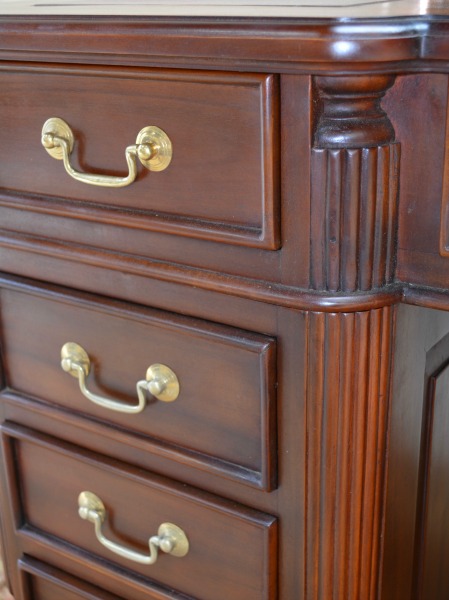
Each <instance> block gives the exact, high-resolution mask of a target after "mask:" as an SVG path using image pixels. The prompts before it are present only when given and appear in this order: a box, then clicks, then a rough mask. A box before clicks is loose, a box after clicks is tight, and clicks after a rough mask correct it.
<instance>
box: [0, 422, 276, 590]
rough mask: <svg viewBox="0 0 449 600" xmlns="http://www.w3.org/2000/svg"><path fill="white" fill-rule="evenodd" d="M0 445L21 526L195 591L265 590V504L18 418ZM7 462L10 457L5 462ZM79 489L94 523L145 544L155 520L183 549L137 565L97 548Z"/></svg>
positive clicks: (268, 542)
mask: <svg viewBox="0 0 449 600" xmlns="http://www.w3.org/2000/svg"><path fill="white" fill-rule="evenodd" d="M3 437H4V442H5V446H6V452H7V454H9V456H10V458H11V461H14V462H15V463H16V465H17V468H16V472H15V474H14V475H13V477H14V478H15V479H16V481H14V482H10V484H11V485H14V486H17V489H19V490H20V492H19V494H20V507H19V512H20V514H21V517H20V526H19V530H20V532H23V535H26V534H27V531H34V532H35V533H37V534H39V536H40V537H41V539H42V540H43V542H44V541H45V540H48V543H51V540H52V539H59V540H63V541H65V542H68V543H69V544H71V545H72V546H74V547H75V548H79V549H81V550H82V551H85V552H88V553H91V554H92V555H93V557H96V558H99V557H101V558H102V559H104V560H106V561H108V562H109V564H110V566H111V569H112V568H114V565H120V566H121V568H124V569H126V570H127V571H130V572H133V573H135V574H138V575H140V576H143V577H145V578H148V580H149V585H151V581H154V582H155V583H156V584H158V585H164V586H167V587H169V588H170V589H173V590H175V591H178V592H182V593H184V594H187V595H188V596H192V598H195V600H229V598H233V600H274V599H275V598H276V570H277V568H276V556H277V552H276V545H277V521H276V518H275V517H273V516H270V515H268V514H265V513H262V512H260V511H256V510H253V509H250V508H246V507H244V506H242V505H239V504H236V503H235V502H229V501H226V500H222V499H220V498H218V497H216V496H212V495H211V494H206V493H205V492H201V491H199V490H195V489H193V488H189V487H188V486H185V485H181V484H177V483H174V482H171V481H169V480H166V479H165V478H161V477H157V476H150V475H148V474H147V473H146V472H144V471H142V470H139V469H134V468H133V467H129V466H126V465H124V464H123V463H119V462H117V461H114V460H110V459H107V458H106V457H102V456H100V455H97V454H93V453H91V452H89V451H87V450H84V449H82V448H79V447H76V446H73V445H70V444H65V443H63V442H61V441H59V440H57V439H54V438H50V437H47V436H44V435H42V434H39V433H37V432H33V431H32V430H28V429H26V428H22V427H19V426H8V425H6V426H4V427H3ZM10 464H12V462H11V463H10ZM83 491H90V492H93V493H94V494H96V495H97V496H98V497H99V498H101V500H102V501H103V503H104V505H105V508H106V513H107V517H106V520H105V523H104V524H103V533H104V535H105V536H106V537H107V538H108V539H111V540H112V541H114V542H116V543H119V544H120V545H122V546H125V547H127V548H130V549H132V550H134V551H137V552H139V553H141V554H144V555H145V554H148V553H149V550H148V540H149V538H150V537H151V536H153V535H156V534H157V531H158V528H159V526H160V524H161V523H165V522H169V523H174V524H175V525H177V526H178V527H180V528H181V529H182V530H183V531H184V532H185V534H186V536H187V538H188V541H189V550H188V553H187V555H185V556H183V557H173V556H170V555H168V554H164V553H163V552H161V551H160V552H159V556H158V558H157V561H156V562H155V563H154V564H153V565H140V564H138V563H137V562H134V561H131V560H128V559H126V558H122V557H120V556H118V555H116V554H114V553H113V552H111V551H110V550H109V549H107V548H104V547H103V546H102V545H101V544H100V543H99V541H98V540H97V539H96V537H95V533H94V525H93V524H92V523H90V522H89V521H84V520H83V519H81V518H80V517H79V516H78V514H77V510H78V497H79V494H80V493H81V492H83Z"/></svg>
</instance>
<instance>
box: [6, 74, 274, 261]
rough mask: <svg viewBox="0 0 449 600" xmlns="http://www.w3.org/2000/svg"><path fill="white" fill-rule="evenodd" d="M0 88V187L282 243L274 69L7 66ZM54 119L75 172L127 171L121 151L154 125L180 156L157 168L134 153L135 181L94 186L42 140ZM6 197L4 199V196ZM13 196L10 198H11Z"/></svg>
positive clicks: (82, 210) (116, 219)
mask: <svg viewBox="0 0 449 600" xmlns="http://www.w3.org/2000/svg"><path fill="white" fill-rule="evenodd" d="M0 86H1V87H2V90H3V92H2V112H1V115H0V124H1V127H0V186H1V187H2V188H4V189H7V190H9V191H16V192H19V193H20V195H23V194H25V195H27V196H28V201H29V204H28V208H31V209H32V210H36V211H38V212H40V211H46V212H48V213H49V214H58V215H67V216H74V217H78V218H82V219H87V220H93V221H101V222H107V223H113V224H117V225H124V226H127V227H131V228H137V229H147V230H153V231H161V232H167V233H176V234H180V235H187V236H191V237H198V238H203V239H211V240H217V241H224V242H229V243H237V244H243V245H250V246H258V247H264V248H269V249H275V248H277V247H278V246H279V235H278V227H279V215H278V175H277V173H278V169H279V165H278V141H277V128H278V126H277V118H278V117H277V112H278V108H277V104H278V92H277V83H276V79H275V78H274V77H272V76H266V75H257V74H254V75H252V74H228V73H207V72H206V73H200V72H195V71H190V72H179V71H176V70H172V71H164V70H157V71H150V70H145V69H127V70H125V69H115V68H110V69H104V68H97V67H95V68H89V67H83V68H77V67H67V68H60V67H59V68H51V67H44V66H42V67H37V66H36V67H31V68H30V67H28V68H26V67H23V68H21V69H20V70H17V69H16V68H14V69H11V68H8V67H7V68H4V67H2V71H1V72H0ZM51 117H58V118H61V119H63V120H64V121H65V122H66V123H67V124H68V125H69V126H70V128H71V129H72V131H73V133H74V137H75V146H74V150H73V152H72V154H71V162H72V165H73V167H74V168H75V169H77V170H78V171H81V172H88V173H99V174H106V175H115V176H125V175H126V174H127V165H126V161H125V148H127V147H128V146H131V145H133V144H135V143H136V137H137V134H138V133H139V131H140V130H141V129H143V128H145V127H148V126H152V125H155V126H157V127H159V128H161V129H162V130H163V131H164V132H165V133H166V134H167V135H168V136H169V138H170V140H171V142H172V145H173V158H172V161H171V163H170V165H169V167H168V168H167V169H166V170H164V171H161V172H150V171H149V170H147V169H145V168H144V167H143V166H142V165H141V164H140V162H139V161H137V163H138V177H137V180H136V181H135V182H134V183H132V184H131V185H129V186H128V187H124V188H120V189H113V188H104V187H103V188H102V187H96V186H92V185H86V184H85V183H81V182H78V181H75V180H74V179H72V178H71V177H70V176H69V175H68V174H66V172H65V171H64V167H63V164H62V162H61V161H60V160H55V159H53V158H52V157H50V156H49V155H48V154H47V152H46V150H45V149H44V148H43V146H42V144H41V130H42V127H43V125H44V123H45V122H46V121H47V119H49V118H51ZM8 193H9V192H8ZM33 198H34V200H33ZM49 198H50V200H49ZM2 201H3V202H6V203H8V198H3V199H2ZM16 201H17V202H18V203H21V202H22V201H23V199H22V198H21V197H20V198H19V197H18V198H17V199H16ZM73 201H75V202H73ZM14 202H15V200H14V198H12V199H11V198H10V200H9V204H10V205H13V206H14ZM57 234H58V232H55V235H57Z"/></svg>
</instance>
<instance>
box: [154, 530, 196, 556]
mask: <svg viewBox="0 0 449 600" xmlns="http://www.w3.org/2000/svg"><path fill="white" fill-rule="evenodd" d="M157 534H158V536H159V538H169V539H170V540H172V542H173V544H174V547H173V550H171V551H170V555H171V556H177V557H178V558H182V557H183V556H185V555H186V554H187V552H188V551H189V540H188V539H187V536H186V534H185V533H184V531H183V530H182V529H181V528H180V527H178V526H177V525H173V523H162V525H160V526H159V529H158V532H157Z"/></svg>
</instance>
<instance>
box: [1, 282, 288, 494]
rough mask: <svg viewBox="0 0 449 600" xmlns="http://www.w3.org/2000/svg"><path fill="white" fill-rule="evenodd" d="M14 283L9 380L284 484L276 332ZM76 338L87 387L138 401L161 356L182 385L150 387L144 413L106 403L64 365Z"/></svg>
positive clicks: (4, 306)
mask: <svg viewBox="0 0 449 600" xmlns="http://www.w3.org/2000/svg"><path fill="white" fill-rule="evenodd" d="M7 285H9V287H3V288H1V289H0V303H1V318H2V329H3V332H2V333H3V361H4V368H5V377H6V380H7V381H6V386H7V388H8V389H9V390H14V392H17V393H20V394H25V395H26V396H28V397H32V398H36V399H40V400H43V401H49V402H52V403H54V404H56V405H58V406H61V407H64V408H65V409H68V410H70V411H75V412H76V413H78V414H80V415H85V416H86V417H89V418H91V417H95V418H96V419H98V420H100V421H101V422H103V423H110V424H114V425H116V426H119V427H121V428H122V429H123V430H125V431H126V432H130V433H133V434H135V435H138V436H140V437H142V436H145V438H146V439H147V440H148V442H149V443H150V444H152V446H151V447H152V448H153V450H154V451H155V452H158V453H159V454H161V453H162V454H165V455H166V456H167V457H169V458H174V459H177V460H180V461H182V462H183V463H188V464H191V465H192V466H194V467H197V468H198V465H199V467H200V468H201V469H202V470H209V471H211V472H214V473H216V474H218V475H221V476H225V477H228V478H229V477H230V478H233V479H237V480H240V481H243V482H244V483H246V484H249V485H252V486H256V487H262V488H263V489H272V488H273V487H274V486H275V484H276V414H275V383H276V375H275V373H276V369H275V359H276V343H275V340H274V339H273V338H270V337H267V336H263V335H258V334H253V333H250V332H247V331H242V330H238V329H234V328H230V327H225V326H220V325H216V324H212V323H207V322H203V321H200V320H196V319H190V318H189V319H188V318H183V317H181V316H176V315H173V314H169V313H164V312H162V311H155V310H147V309H143V308H139V307H132V306H130V305H122V304H121V303H116V302H114V303H112V302H107V301H102V300H100V299H98V298H95V297H92V296H84V295H82V294H79V293H78V294H73V295H72V294H68V293H66V292H63V291H62V290H59V289H53V288H52V289H47V290H44V289H41V288H39V287H32V286H24V285H21V284H17V286H16V285H15V284H13V283H12V282H9V284H7V283H6V282H5V286H7ZM0 287H1V286H0ZM67 342H76V343H78V344H80V345H81V346H82V347H83V348H84V349H85V350H86V352H87V354H88V356H89V359H90V372H89V375H88V376H87V378H86V387H87V389H88V390H89V391H90V392H92V393H95V394H96V395H98V396H100V397H101V398H104V399H106V400H107V401H113V402H115V403H117V404H118V405H119V406H120V409H128V408H129V407H131V406H133V407H134V406H136V405H137V404H138V394H137V390H136V382H138V381H142V380H144V379H145V374H146V372H147V369H148V367H150V366H152V365H154V364H156V365H157V364H163V365H165V366H167V367H169V368H170V370H172V371H173V373H175V374H176V376H177V379H178V382H179V395H178V397H177V398H176V400H174V401H170V402H167V401H163V400H157V398H156V396H155V395H152V394H151V393H150V392H148V391H147V392H141V395H142V396H143V398H144V401H145V406H144V408H143V410H142V411H141V412H138V413H137V414H127V413H124V412H121V411H117V410H111V409H110V408H107V407H104V406H98V405H97V404H95V403H93V402H92V401H91V400H88V399H87V398H85V397H84V396H83V395H82V393H81V391H80V387H79V381H78V380H77V378H75V377H72V376H71V375H70V374H69V373H67V372H65V371H64V370H63V369H62V368H61V355H60V353H61V348H62V347H63V346H64V345H65V344H66V343H67ZM155 393H156V392H155Z"/></svg>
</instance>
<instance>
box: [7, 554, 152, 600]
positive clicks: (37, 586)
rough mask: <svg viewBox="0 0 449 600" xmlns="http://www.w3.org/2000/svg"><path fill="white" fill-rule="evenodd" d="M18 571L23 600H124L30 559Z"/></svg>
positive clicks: (20, 562) (20, 563) (21, 562)
mask: <svg viewBox="0 0 449 600" xmlns="http://www.w3.org/2000/svg"><path fill="white" fill-rule="evenodd" d="M19 571H20V575H21V584H22V588H23V596H24V600H124V599H123V598H122V597H119V596H116V595H114V594H109V593H108V592H105V591H104V590H100V589H99V588H97V587H95V586H92V585H89V584H88V583H85V582H84V581H81V580H80V579H77V578H75V577H71V576H70V575H68V574H67V573H64V572H63V571H60V570H59V569H55V568H53V567H51V566H50V565H46V564H44V563H42V562H40V561H37V560H34V559H32V558H28V557H27V558H25V559H23V560H20V561H19ZM148 597H149V598H151V595H149V596H148Z"/></svg>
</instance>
